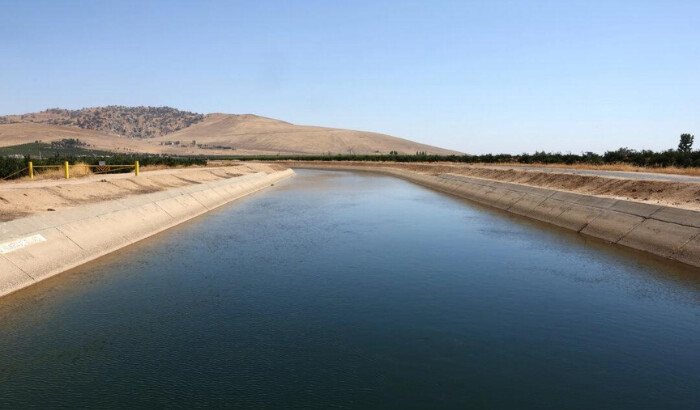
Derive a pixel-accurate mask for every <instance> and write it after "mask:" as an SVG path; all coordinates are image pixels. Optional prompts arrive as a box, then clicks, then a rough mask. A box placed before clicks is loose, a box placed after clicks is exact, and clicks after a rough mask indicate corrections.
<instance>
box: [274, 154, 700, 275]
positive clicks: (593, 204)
mask: <svg viewBox="0 0 700 410" xmlns="http://www.w3.org/2000/svg"><path fill="white" fill-rule="evenodd" d="M288 165H289V166H292V167H296V168H318V169H337V170H358V171H370V172H380V173H384V174H389V175H393V176H395V177H398V178H402V179H405V180H408V181H411V182H414V183H417V184H420V185H423V186H426V187H429V188H433V189H437V190H440V191H443V192H447V193H450V194H453V195H457V196H460V197H462V198H466V199H470V200H472V201H475V202H478V203H481V204H484V205H488V206H492V207H496V208H499V209H502V210H505V211H508V212H512V213H515V214H518V215H522V216H526V217H529V218H533V219H536V220H539V221H542V222H547V223H550V224H553V225H557V226H560V227H563V228H567V229H570V230H573V231H576V232H579V233H581V234H583V235H588V236H592V237H595V238H599V239H603V240H605V241H608V242H611V243H615V244H620V245H623V246H627V247H629V248H633V249H637V250H641V251H645V252H649V253H652V254H654V255H658V256H663V257H666V258H669V259H673V260H676V261H679V262H682V263H685V264H688V265H692V266H696V267H700V212H697V211H692V210H687V209H680V208H673V207H668V206H662V205H652V204H645V203H640V202H634V201H626V200H621V199H614V198H605V197H598V196H591V195H582V194H577V193H570V192H564V191H558V190H554V189H547V188H538V187H532V186H526V185H520V184H513V183H508V182H499V181H489V180H487V179H480V178H473V177H467V176H462V175H453V174H438V175H429V174H423V173H418V172H412V171H408V170H401V169H391V168H378V167H371V166H366V167H364V166H343V165H315V164H308V163H304V164H303V165H301V164H300V165H294V164H292V163H290V164H288Z"/></svg>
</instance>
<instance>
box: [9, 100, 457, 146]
mask: <svg viewBox="0 0 700 410" xmlns="http://www.w3.org/2000/svg"><path fill="white" fill-rule="evenodd" d="M63 138H76V139H80V140H81V141H82V142H85V143H87V144H89V148H91V149H99V150H108V151H115V152H143V153H167V154H180V155H191V154H229V155H234V154H235V155H249V154H273V155H274V154H327V153H331V154H350V153H354V154H387V153H389V152H391V151H398V152H400V153H408V154H414V153H416V152H419V151H420V152H422V151H424V152H426V153H432V154H455V153H457V152H456V151H451V150H447V149H443V148H438V147H433V146H430V145H425V144H421V143H417V142H413V141H409V140H406V139H402V138H396V137H392V136H389V135H384V134H378V133H373V132H365V131H352V130H343V129H335V128H323V127H314V126H306V125H294V124H290V123H288V122H284V121H279V120H275V119H271V118H265V117H259V116H257V115H251V114H246V115H235V114H209V115H206V116H204V115H201V114H193V113H188V112H184V111H179V110H175V109H173V108H169V107H155V108H154V107H135V108H128V107H118V106H110V107H96V108H88V109H83V110H73V111H71V110H61V109H50V110H46V111H43V112H40V113H33V114H24V115H12V116H5V117H0V146H11V145H18V144H24V143H29V142H34V141H37V140H39V141H42V142H47V143H48V142H51V141H57V140H61V139H63Z"/></svg>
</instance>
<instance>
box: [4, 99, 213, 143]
mask: <svg viewBox="0 0 700 410" xmlns="http://www.w3.org/2000/svg"><path fill="white" fill-rule="evenodd" d="M203 119H204V115H202V114H196V113H193V112H188V111H180V110H178V109H175V108H171V107H124V106H120V105H110V106H107V107H92V108H83V109H80V110H64V109H61V108H50V109H48V110H45V111H41V112H36V113H30V114H22V115H8V116H5V117H0V124H12V123H27V122H31V123H40V124H50V125H62V126H69V127H78V128H83V129H87V130H95V131H99V132H102V133H105V134H115V135H121V136H124V137H132V138H151V137H157V136H160V135H164V134H169V133H171V132H175V131H177V130H180V129H183V128H186V127H189V126H190V125H192V124H195V123H197V122H199V121H201V120H203Z"/></svg>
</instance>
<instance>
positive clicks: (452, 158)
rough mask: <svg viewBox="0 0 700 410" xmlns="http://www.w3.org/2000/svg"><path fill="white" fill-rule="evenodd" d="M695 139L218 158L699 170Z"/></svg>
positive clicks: (687, 135)
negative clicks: (668, 145)
mask: <svg viewBox="0 0 700 410" xmlns="http://www.w3.org/2000/svg"><path fill="white" fill-rule="evenodd" d="M694 138H695V137H694V136H693V135H691V134H683V135H681V140H680V143H679V144H678V148H677V149H669V150H666V151H660V152H657V151H651V150H641V151H637V150H633V149H630V148H619V149H617V150H614V151H607V152H605V153H604V154H602V155H600V154H597V153H595V152H584V153H581V154H571V153H567V154H562V153H560V152H546V151H537V152H535V153H534V154H519V155H513V154H484V155H432V154H427V153H425V152H416V154H415V155H411V154H400V153H399V152H398V151H391V152H390V153H389V154H387V155H361V154H339V155H331V154H327V155H275V156H270V155H262V156H245V157H244V156H227V157H217V158H229V159H238V160H265V161H274V160H298V161H377V162H379V161H389V162H439V161H446V162H463V163H471V164H474V163H487V164H498V163H520V164H567V165H575V164H587V165H604V164H630V165H635V166H639V167H672V166H675V167H700V150H696V151H693V149H692V147H693V140H694Z"/></svg>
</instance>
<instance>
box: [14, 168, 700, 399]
mask: <svg viewBox="0 0 700 410" xmlns="http://www.w3.org/2000/svg"><path fill="white" fill-rule="evenodd" d="M206 406H216V407H268V408H289V407H312V408H326V407H348V408H383V407H386V408H411V407H423V408H426V407H442V408H467V407H468V408H557V409H560V408H610V409H613V408H615V409H619V408H636V409H638V408H700V272H698V271H697V270H694V269H689V268H687V267H686V268H684V267H682V266H679V265H672V264H670V263H669V262H666V261H663V260H660V259H654V258H651V257H647V256H645V255H644V254H641V253H638V252H632V251H622V250H619V249H617V248H615V247H612V246H609V245H606V244H603V243H601V242H598V241H593V240H587V239H585V238H582V237H581V236H579V235H577V234H573V233H569V232H566V231H562V230H557V229H553V228H549V227H547V226H545V225H541V224H538V223H535V222H532V221H529V220H526V219H523V218H519V217H514V216H510V215H508V214H505V213H502V212H497V211H492V210H489V209H486V208H482V207H478V206H475V205H474V204H472V203H469V202H466V201H462V200H459V199H456V198H454V197H450V196H447V195H443V194H440V193H437V192H434V191H431V190H428V189H425V188H422V187H419V186H416V185H413V184H411V183H408V182H405V181H402V180H398V179H393V178H390V177H385V176H380V175H373V174H368V173H348V172H331V171H304V170H299V171H298V175H297V176H296V177H294V178H291V179H289V180H287V181H284V182H282V183H279V184H277V186H275V187H273V188H271V189H269V190H266V191H264V192H261V193H259V194H256V195H254V196H251V197H248V198H245V199H243V200H241V201H238V202H236V203H233V204H230V205H227V206H225V207H223V208H221V209H219V210H216V211H214V212H212V213H209V214H207V215H205V216H203V217H200V218H198V219H196V220H195V221H191V222H189V223H186V224H184V225H181V226H179V227H176V228H174V229H171V230H169V231H167V232H166V233H163V234H160V235H158V236H156V237H154V238H151V239H149V240H146V241H143V242H141V243H139V244H138V245H136V246H132V247H129V248H127V249H124V250H122V251H120V252H117V253H115V254H112V255H110V256H107V257H105V258H102V259H100V260H98V261H96V262H94V263H91V264H88V265H86V266H83V267H80V268H78V269H74V270H72V271H70V272H67V273H65V274H63V275H59V276H58V277H55V278H53V279H50V280H48V281H46V282H44V283H41V284H38V285H36V286H34V287H32V288H29V289H26V290H24V291H21V292H19V293H16V294H14V295H11V296H10V297H7V298H4V299H0V408H13V409H14V408H27V407H36V408H49V407H90V408H124V407H177V408H196V407H206Z"/></svg>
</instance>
